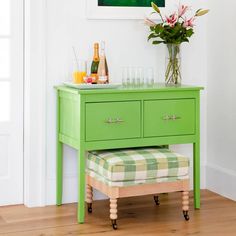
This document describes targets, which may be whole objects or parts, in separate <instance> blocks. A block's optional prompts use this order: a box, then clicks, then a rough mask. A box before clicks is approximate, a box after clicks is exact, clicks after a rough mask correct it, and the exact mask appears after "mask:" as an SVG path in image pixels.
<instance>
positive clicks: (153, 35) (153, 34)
mask: <svg viewBox="0 0 236 236" xmlns="http://www.w3.org/2000/svg"><path fill="white" fill-rule="evenodd" d="M156 37H158V36H157V35H156V34H155V33H151V34H150V35H149V36H148V41H149V40H150V39H153V38H156Z"/></svg>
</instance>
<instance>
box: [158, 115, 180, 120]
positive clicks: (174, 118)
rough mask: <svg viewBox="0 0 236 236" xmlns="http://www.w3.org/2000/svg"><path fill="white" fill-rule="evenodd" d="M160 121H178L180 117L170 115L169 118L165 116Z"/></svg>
mask: <svg viewBox="0 0 236 236" xmlns="http://www.w3.org/2000/svg"><path fill="white" fill-rule="evenodd" d="M162 119H163V120H166V121H169V120H173V121H175V120H180V119H181V117H180V116H177V115H171V116H168V115H166V116H164V117H163V118H162Z"/></svg>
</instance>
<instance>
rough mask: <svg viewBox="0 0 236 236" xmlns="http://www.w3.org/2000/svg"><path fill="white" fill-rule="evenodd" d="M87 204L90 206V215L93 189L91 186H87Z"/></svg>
mask: <svg viewBox="0 0 236 236" xmlns="http://www.w3.org/2000/svg"><path fill="white" fill-rule="evenodd" d="M86 202H87V206H88V213H92V202H93V188H92V187H91V186H90V185H89V184H87V186H86Z"/></svg>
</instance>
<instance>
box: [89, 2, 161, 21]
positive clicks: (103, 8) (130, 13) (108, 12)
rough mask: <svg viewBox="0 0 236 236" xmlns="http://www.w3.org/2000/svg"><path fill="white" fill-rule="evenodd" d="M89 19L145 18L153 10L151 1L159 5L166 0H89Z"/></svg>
mask: <svg viewBox="0 0 236 236" xmlns="http://www.w3.org/2000/svg"><path fill="white" fill-rule="evenodd" d="M86 2H87V18H88V19H143V18H144V17H145V16H147V15H150V13H151V12H152V11H153V10H152V8H151V7H150V6H151V2H154V3H156V4H157V5H158V6H159V7H164V6H165V0H87V1H86Z"/></svg>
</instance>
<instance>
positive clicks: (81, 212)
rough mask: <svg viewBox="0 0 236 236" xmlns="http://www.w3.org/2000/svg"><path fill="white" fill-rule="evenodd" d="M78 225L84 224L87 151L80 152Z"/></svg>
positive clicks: (81, 150)
mask: <svg viewBox="0 0 236 236" xmlns="http://www.w3.org/2000/svg"><path fill="white" fill-rule="evenodd" d="M78 183H79V184H78V209H77V214H78V215H77V220H78V223H80V224H82V223H84V215H85V151H84V150H83V149H80V150H79V151H78Z"/></svg>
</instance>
